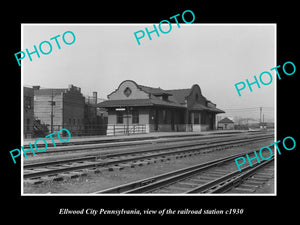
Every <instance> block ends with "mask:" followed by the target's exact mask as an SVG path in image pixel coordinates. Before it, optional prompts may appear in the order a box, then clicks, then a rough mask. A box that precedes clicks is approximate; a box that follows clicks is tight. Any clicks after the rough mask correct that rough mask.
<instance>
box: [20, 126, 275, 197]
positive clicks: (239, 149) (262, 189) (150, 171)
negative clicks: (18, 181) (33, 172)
mask: <svg viewBox="0 0 300 225" xmlns="http://www.w3.org/2000/svg"><path fill="white" fill-rule="evenodd" d="M255 133H256V132H255ZM257 133H260V132H257ZM263 133H264V134H265V133H267V134H274V132H273V131H269V132H263ZM260 134H261V133H260ZM155 135H156V136H159V135H157V134H155ZM160 135H161V137H157V138H155V136H154V135H153V136H150V135H148V136H144V137H142V136H139V137H137V140H135V141H137V142H136V144H137V145H132V146H130V145H129V146H124V147H113V148H111V147H107V148H103V149H99V147H98V149H97V148H96V147H95V146H94V147H95V148H93V149H88V150H87V149H86V150H84V151H79V150H78V152H77V153H76V152H72V151H71V152H70V151H66V152H61V153H59V151H55V152H53V153H50V152H49V153H48V154H41V155H38V156H35V157H32V158H29V159H28V161H25V160H24V164H25V165H26V164H30V163H37V162H39V163H40V162H47V161H55V160H62V159H67V158H76V157H79V156H80V157H83V156H87V155H91V154H92V155H93V156H96V155H99V154H100V155H101V154H102V155H105V154H108V153H107V152H117V153H120V152H124V151H129V150H131V151H132V150H134V149H136V150H135V151H136V152H138V150H142V149H145V148H147V147H149V148H150V146H151V145H153V146H152V147H154V146H155V147H158V146H167V145H170V143H168V142H166V143H163V142H162V143H159V141H162V140H163V138H166V139H168V138H169V137H163V135H162V134H160ZM164 135H165V136H169V135H170V136H171V135H172V134H164ZM173 135H177V137H176V138H178V140H177V142H176V143H177V144H178V143H179V144H180V143H181V144H182V143H184V140H185V139H187V138H190V137H193V136H194V135H195V133H192V134H191V135H192V136H190V135H187V134H186V133H185V134H183V135H184V136H185V138H182V137H180V134H178V133H173ZM254 135H256V134H254V133H251V132H235V133H232V132H227V133H226V132H206V133H203V134H202V133H200V134H198V136H194V137H195V139H197V138H198V139H199V140H201V141H202V140H203V142H205V146H207V147H208V146H209V145H210V144H209V143H210V142H212V141H213V140H214V139H215V138H216V139H217V138H223V137H228V138H237V137H239V138H244V139H247V137H249V136H250V137H251V136H254ZM120 138H121V139H123V141H126V140H128V141H129V139H130V137H111V139H115V140H114V141H109V143H110V144H111V145H113V144H114V143H116V141H119V142H118V143H119V144H120V143H121V142H120ZM131 138H132V139H134V138H136V137H131ZM173 138H174V140H175V137H173ZM173 138H171V137H170V139H173ZM180 138H182V140H181V139H180ZM103 139H105V140H109V138H107V137H103ZM125 139H126V140H125ZM82 140H84V139H83V138H81V139H77V142H78V143H77V144H80V141H82ZM89 140H90V141H91V140H92V141H94V140H98V138H94V139H89ZM174 140H173V141H174ZM143 141H144V143H140V142H143ZM186 141H187V140H186ZM75 142H76V141H74V140H73V143H75ZM190 142H192V140H191V141H190ZM273 142H274V136H272V135H271V136H269V137H267V138H265V139H262V140H259V141H252V142H249V143H247V144H243V145H241V146H232V147H227V148H215V149H212V150H210V151H205V149H203V150H201V152H200V153H199V154H193V155H181V156H180V155H179V156H178V155H177V156H176V157H175V156H171V155H170V156H168V155H166V156H164V157H157V158H153V159H152V158H148V159H146V160H142V161H136V162H135V163H129V162H127V164H128V165H127V166H121V165H125V164H126V163H123V164H119V165H116V166H115V165H110V166H107V167H105V168H103V167H96V168H87V169H82V170H80V171H74V172H73V174H76V173H78V174H79V175H78V176H73V177H72V178H71V177H70V176H66V177H68V178H65V179H54V180H53V179H49V180H47V181H46V182H41V183H38V182H37V183H35V182H34V180H35V179H32V180H31V181H33V182H27V181H28V179H24V184H23V192H24V194H90V193H95V192H98V191H101V190H104V189H108V188H112V187H115V186H118V185H122V184H125V183H130V182H133V181H137V180H141V179H145V178H148V177H152V176H156V175H159V174H163V173H167V172H171V171H174V170H178V169H182V168H185V167H189V166H192V165H196V164H202V163H206V162H208V161H212V160H216V159H219V158H222V157H226V156H229V155H233V154H237V153H246V152H249V151H254V150H258V149H260V148H261V147H262V146H268V145H269V144H270V143H273ZM87 143H88V142H87ZM77 144H76V145H72V146H68V147H69V148H71V149H72V147H73V148H74V149H75V147H76V148H77V147H78V148H80V146H81V145H77ZM90 144H91V143H90ZM93 144H94V145H96V143H95V142H94V143H93ZM200 145H201V144H199V146H200ZM82 146H88V145H82ZM155 147H154V148H155ZM56 148H57V147H56ZM62 148H63V147H62ZM176 150H177V149H176ZM97 157H99V156H97ZM123 157H124V156H123ZM232 161H233V162H234V160H232ZM253 190H254V191H253V192H252V193H254V194H256V193H257V194H258V193H263V194H272V193H274V176H272V177H271V178H269V179H267V180H266V181H265V182H263V183H262V184H260V185H257V186H256V188H255V189H253ZM237 193H240V192H238V191H237Z"/></svg>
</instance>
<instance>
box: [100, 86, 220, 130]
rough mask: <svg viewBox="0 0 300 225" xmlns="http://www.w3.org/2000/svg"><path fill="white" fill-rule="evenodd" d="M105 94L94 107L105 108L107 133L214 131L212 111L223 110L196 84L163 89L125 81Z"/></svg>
mask: <svg viewBox="0 0 300 225" xmlns="http://www.w3.org/2000/svg"><path fill="white" fill-rule="evenodd" d="M107 97H108V100H107V101H104V102H102V103H99V104H98V107H102V108H106V109H107V110H108V127H107V134H108V135H115V134H124V133H148V132H153V131H199V132H200V131H206V130H214V129H215V128H216V127H215V123H216V119H215V118H216V114H218V113H224V111H222V110H220V109H217V108H216V104H214V103H212V102H211V101H209V100H207V99H206V98H205V97H204V96H203V95H202V93H201V89H200V87H199V86H198V85H197V84H195V85H193V86H192V87H191V88H188V89H177V90H163V89H161V88H153V87H147V86H144V85H139V84H137V83H136V82H134V81H132V80H125V81H123V82H122V83H121V84H120V85H119V87H118V88H117V89H116V90H115V91H114V92H112V93H111V94H109V95H108V96H107Z"/></svg>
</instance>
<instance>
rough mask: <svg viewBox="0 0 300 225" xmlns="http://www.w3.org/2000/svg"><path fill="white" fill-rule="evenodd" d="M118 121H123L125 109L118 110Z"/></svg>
mask: <svg viewBox="0 0 300 225" xmlns="http://www.w3.org/2000/svg"><path fill="white" fill-rule="evenodd" d="M116 115H117V123H123V111H116Z"/></svg>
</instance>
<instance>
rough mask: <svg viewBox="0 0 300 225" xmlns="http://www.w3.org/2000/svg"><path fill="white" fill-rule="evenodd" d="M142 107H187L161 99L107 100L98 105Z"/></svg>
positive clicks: (104, 106) (105, 106)
mask: <svg viewBox="0 0 300 225" xmlns="http://www.w3.org/2000/svg"><path fill="white" fill-rule="evenodd" d="M138 106H140V107H142V106H161V107H162V106H164V107H172V108H181V109H185V108H186V106H184V105H181V104H178V103H174V102H171V101H162V100H160V99H128V100H107V101H104V102H101V103H99V104H98V107H101V108H119V107H138Z"/></svg>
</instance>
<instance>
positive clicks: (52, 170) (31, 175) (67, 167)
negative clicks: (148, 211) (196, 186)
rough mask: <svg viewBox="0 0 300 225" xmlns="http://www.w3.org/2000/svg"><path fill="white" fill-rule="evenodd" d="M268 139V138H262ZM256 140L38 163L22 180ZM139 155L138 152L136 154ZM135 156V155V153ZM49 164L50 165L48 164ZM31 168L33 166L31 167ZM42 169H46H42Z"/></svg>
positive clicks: (25, 167)
mask: <svg viewBox="0 0 300 225" xmlns="http://www.w3.org/2000/svg"><path fill="white" fill-rule="evenodd" d="M265 138H269V137H264V138H263V139H265ZM257 139H258V138H254V139H247V140H237V141H227V142H225V143H222V144H220V143H218V144H213V145H210V146H195V147H189V148H187V149H180V150H175V151H167V152H161V153H156V154H151V155H141V156H134V157H130V158H126V159H117V160H110V161H100V162H99V160H98V161H87V162H85V163H83V164H81V165H64V164H66V163H70V162H69V161H68V160H61V161H58V162H56V163H57V164H58V165H60V166H59V167H58V168H50V169H47V168H46V167H47V166H49V165H54V163H55V162H46V163H39V164H38V165H37V164H35V165H34V167H30V165H26V166H25V165H24V169H34V168H39V167H42V170H39V171H33V172H32V173H24V174H23V177H24V179H27V178H37V177H41V176H46V175H53V174H59V173H63V172H69V171H74V170H80V169H87V168H96V167H105V166H109V165H115V164H120V163H127V162H131V161H136V160H141V159H143V160H145V159H149V158H155V157H163V156H167V155H174V154H180V153H187V152H192V151H199V150H202V149H207V148H214V147H219V146H227V145H232V144H240V143H247V142H251V141H255V140H257ZM138 153H140V152H138ZM136 154H137V153H136ZM71 160H73V162H76V160H77V161H78V162H82V161H84V160H83V159H82V158H78V159H71ZM49 163H50V164H49ZM31 166H33V165H31ZM43 167H44V168H45V169H46V170H45V169H43Z"/></svg>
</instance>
